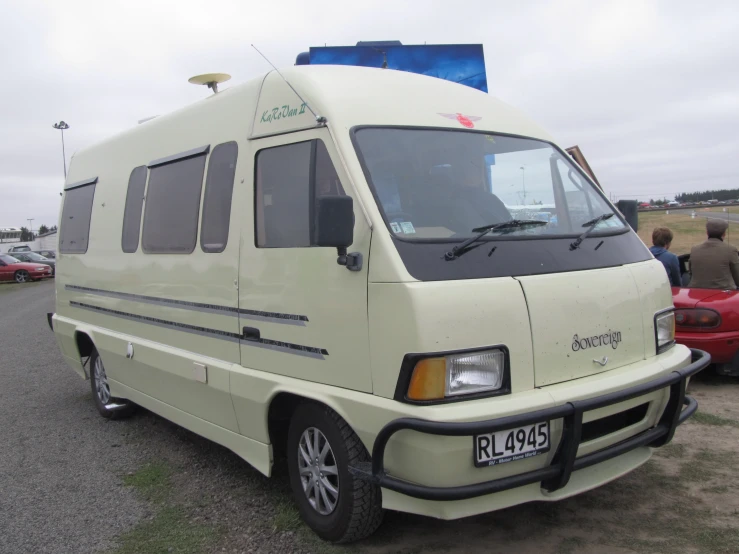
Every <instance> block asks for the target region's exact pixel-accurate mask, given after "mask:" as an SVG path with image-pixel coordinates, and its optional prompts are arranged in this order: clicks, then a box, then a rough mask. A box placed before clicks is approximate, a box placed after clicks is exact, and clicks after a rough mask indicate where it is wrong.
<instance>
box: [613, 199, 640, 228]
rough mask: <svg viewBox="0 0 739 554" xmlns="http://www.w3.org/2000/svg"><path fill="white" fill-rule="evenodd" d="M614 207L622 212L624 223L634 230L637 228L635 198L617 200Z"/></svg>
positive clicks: (637, 214) (637, 215) (637, 216)
mask: <svg viewBox="0 0 739 554" xmlns="http://www.w3.org/2000/svg"><path fill="white" fill-rule="evenodd" d="M616 207H617V208H618V211H620V212H621V213H622V214H623V216H624V219H625V220H626V223H628V224H629V225H630V226H631V228H632V229H633V230H634V232H636V231H637V230H638V229H639V211H638V205H637V203H636V200H619V201H618V202H616Z"/></svg>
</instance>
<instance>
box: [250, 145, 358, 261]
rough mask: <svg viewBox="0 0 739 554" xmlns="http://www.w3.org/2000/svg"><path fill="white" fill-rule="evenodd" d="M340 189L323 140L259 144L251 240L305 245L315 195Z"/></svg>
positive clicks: (308, 240)
mask: <svg viewBox="0 0 739 554" xmlns="http://www.w3.org/2000/svg"><path fill="white" fill-rule="evenodd" d="M344 194H345V193H344V188H343V187H342V185H341V181H340V180H339V176H338V174H337V172H336V168H334V165H333V163H332V162H331V158H330V157H329V155H328V151H327V150H326V146H325V145H324V144H323V141H321V140H311V141H308V142H298V143H295V144H288V145H285V146H277V147H274V148H266V149H264V150H260V151H259V152H257V161H256V201H255V209H256V216H255V223H256V244H257V246H258V247H260V248H296V247H306V246H310V245H311V236H312V233H311V214H312V212H313V201H314V199H315V197H317V196H344Z"/></svg>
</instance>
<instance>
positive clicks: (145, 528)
mask: <svg viewBox="0 0 739 554" xmlns="http://www.w3.org/2000/svg"><path fill="white" fill-rule="evenodd" d="M218 536H219V533H218V530H217V529H216V528H214V527H212V526H209V525H200V524H194V523H191V522H190V520H189V518H188V517H187V515H186V514H185V513H184V511H183V510H182V509H181V508H179V507H177V506H163V507H161V508H160V509H159V510H158V511H157V514H156V515H155V516H154V518H153V519H151V520H150V521H147V522H145V523H142V524H139V525H137V526H136V527H134V528H133V529H132V530H131V531H128V532H127V533H125V534H123V535H122V536H121V537H119V541H120V544H121V546H120V547H119V548H118V549H116V550H114V553H115V554H161V553H170V552H171V553H175V554H200V553H202V552H208V551H209V550H208V548H209V547H210V546H212V545H213V543H214V542H215V540H216V539H217V538H218Z"/></svg>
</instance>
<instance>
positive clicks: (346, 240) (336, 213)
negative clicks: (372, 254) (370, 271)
mask: <svg viewBox="0 0 739 554" xmlns="http://www.w3.org/2000/svg"><path fill="white" fill-rule="evenodd" d="M353 242H354V201H353V200H352V199H351V197H349V196H319V197H317V198H316V202H315V211H314V220H313V243H312V244H313V246H333V247H335V248H336V250H337V252H338V254H339V257H338V259H337V260H336V263H338V264H339V265H343V266H346V268H347V269H348V270H350V271H359V270H360V269H362V254H360V253H358V252H354V253H352V254H347V252H346V249H347V248H348V247H349V246H351V244H352V243H353Z"/></svg>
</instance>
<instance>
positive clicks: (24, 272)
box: [0, 254, 51, 283]
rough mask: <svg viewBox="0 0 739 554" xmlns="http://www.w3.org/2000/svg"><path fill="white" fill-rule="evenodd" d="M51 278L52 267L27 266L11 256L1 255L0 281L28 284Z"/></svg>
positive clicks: (42, 265)
mask: <svg viewBox="0 0 739 554" xmlns="http://www.w3.org/2000/svg"><path fill="white" fill-rule="evenodd" d="M45 277H51V267H49V266H48V265H44V264H25V263H22V262H20V261H18V260H17V259H15V258H14V257H13V256H10V255H9V254H0V281H15V282H16V283H26V282H28V281H36V280H37V279H43V278H45Z"/></svg>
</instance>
